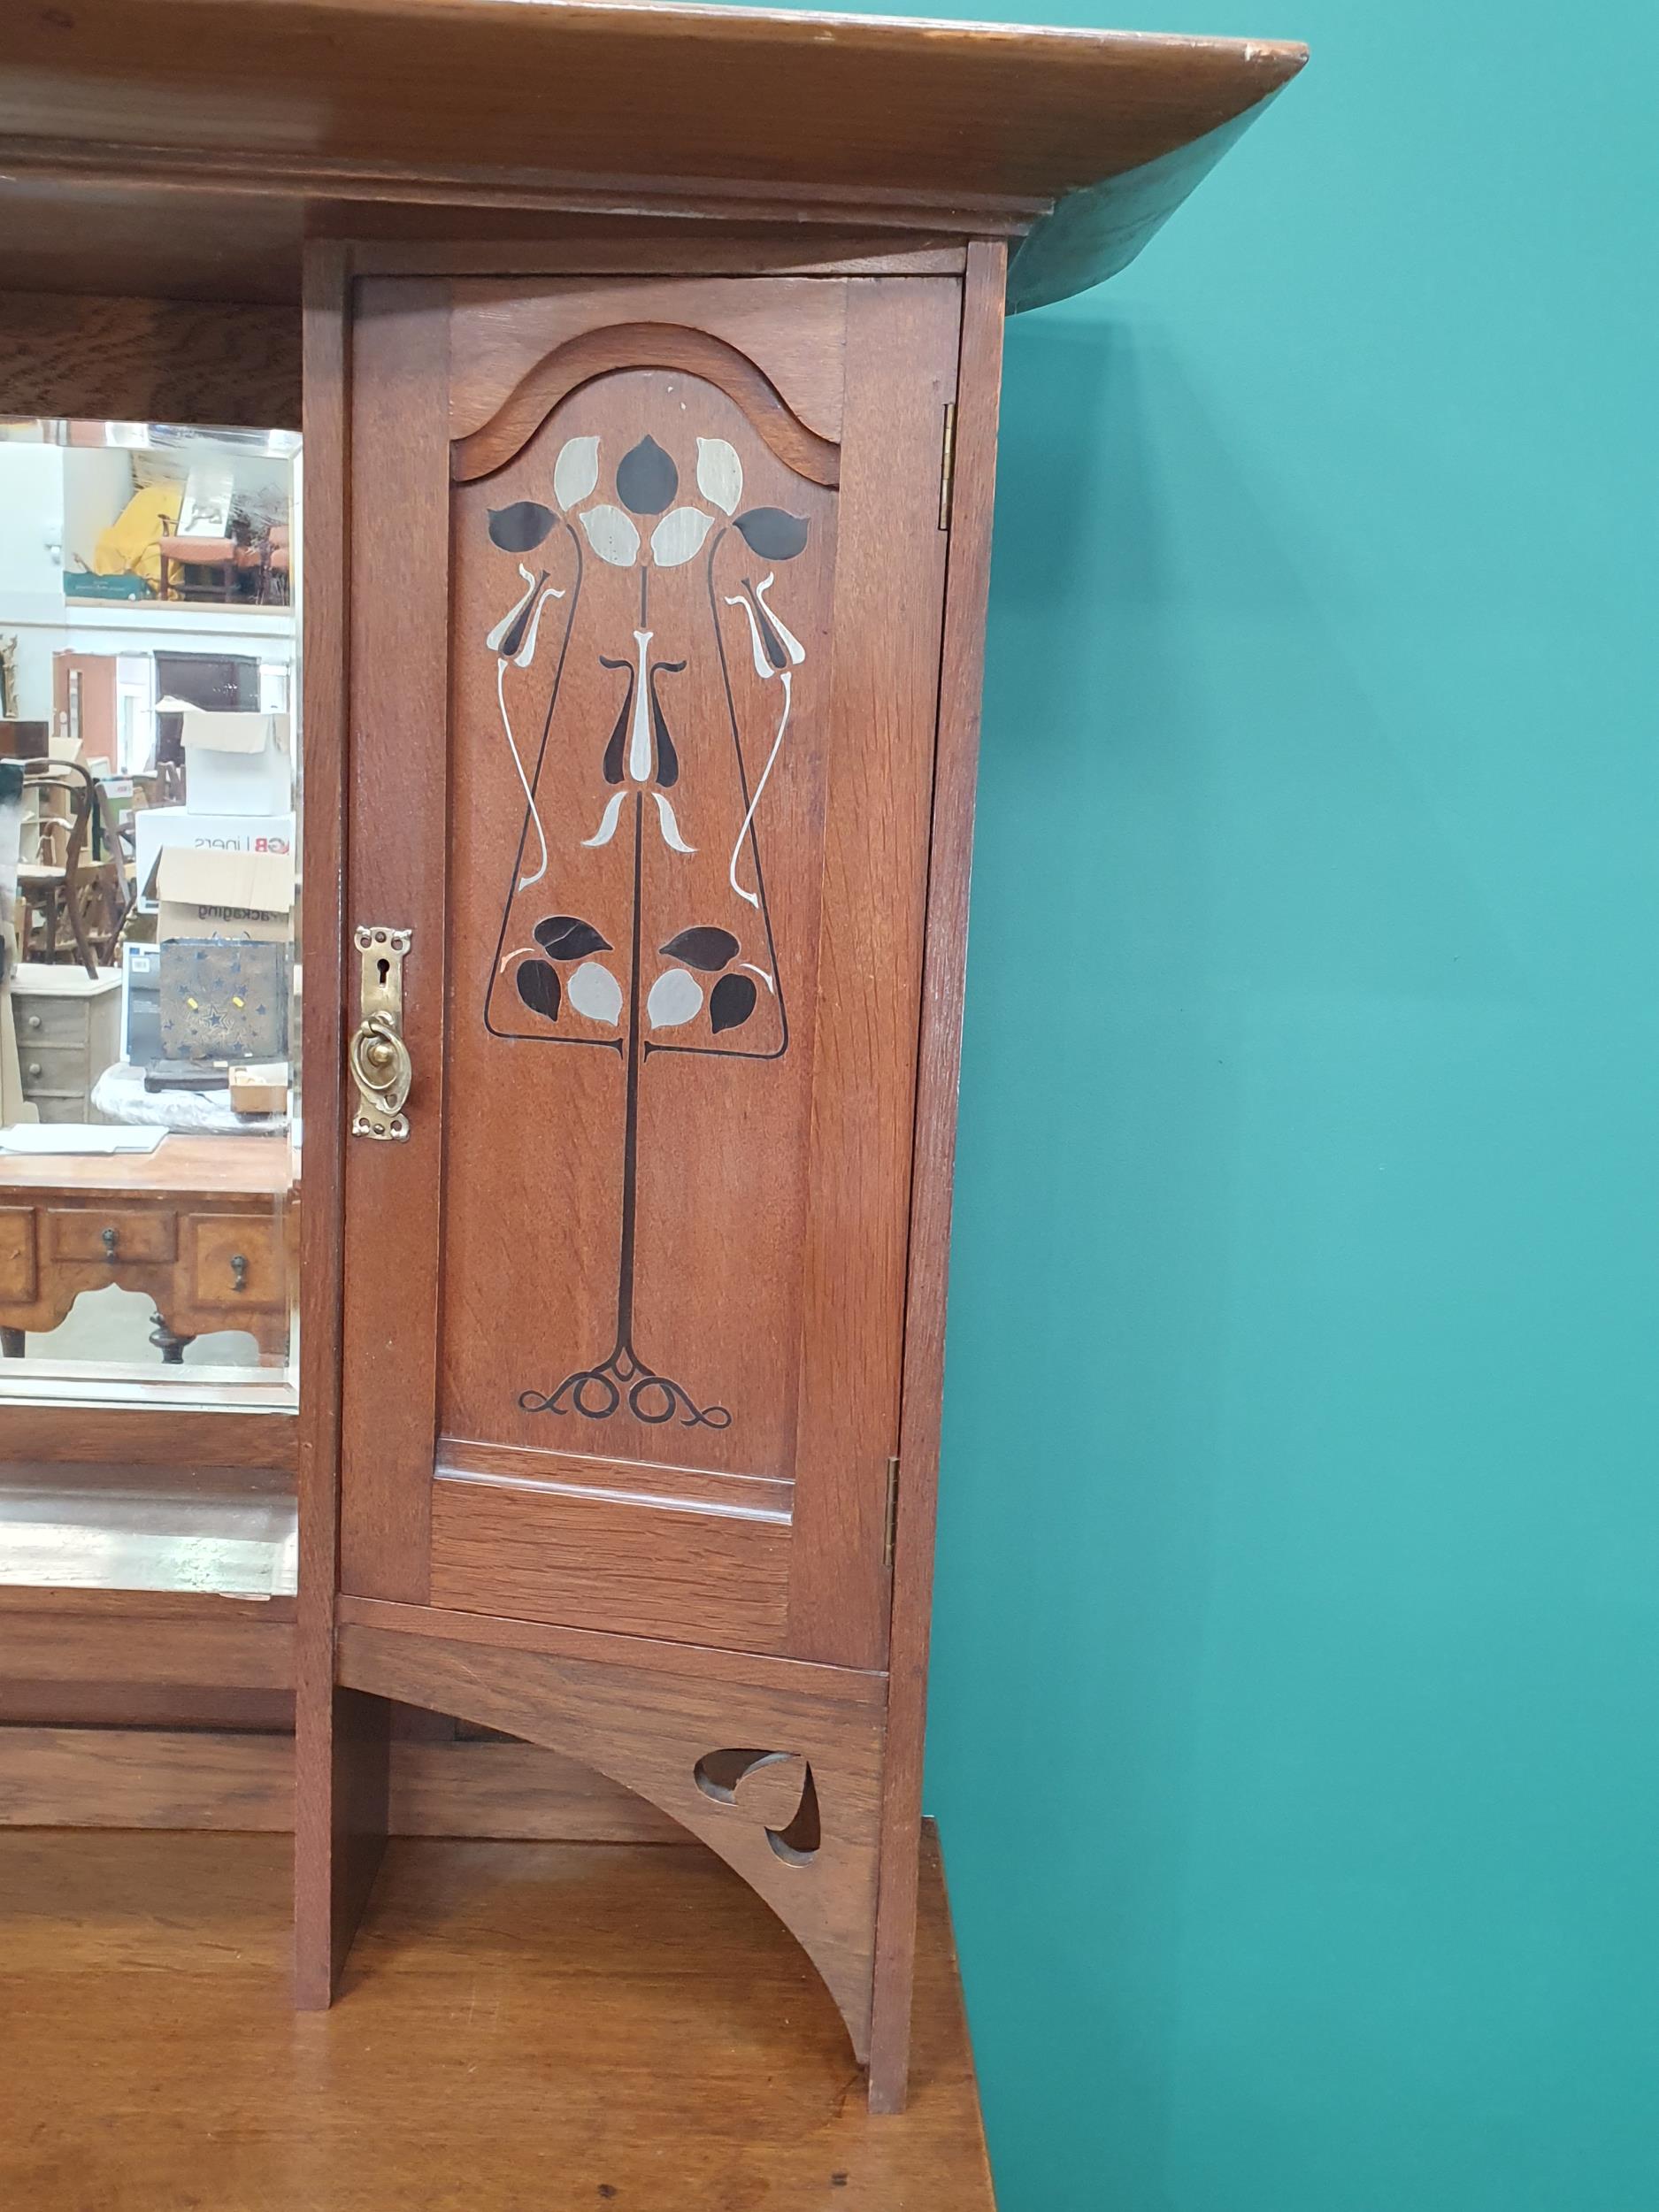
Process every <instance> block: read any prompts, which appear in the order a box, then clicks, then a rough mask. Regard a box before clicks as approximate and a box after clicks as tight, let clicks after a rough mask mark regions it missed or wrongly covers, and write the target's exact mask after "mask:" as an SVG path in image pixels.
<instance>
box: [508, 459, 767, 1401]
mask: <svg viewBox="0 0 1659 2212" xmlns="http://www.w3.org/2000/svg"><path fill="white" fill-rule="evenodd" d="M600 475H601V453H600V441H599V439H598V438H596V437H584V438H571V439H567V440H566V441H565V443H564V445H563V446H562V447H561V448H560V449H559V452H558V456H557V460H556V462H555V464H554V469H553V479H552V484H551V493H552V504H550V505H544V504H542V503H541V502H540V501H536V500H520V501H518V502H517V503H515V504H513V505H511V506H510V507H506V508H501V509H496V510H495V511H492V512H491V514H490V518H489V534H490V537H491V540H492V541H493V542H494V543H495V545H497V546H498V547H500V548H501V549H502V550H503V551H505V552H509V553H511V554H513V555H514V556H528V555H530V554H532V553H534V552H535V551H536V550H537V549H538V548H540V547H541V546H543V545H544V544H546V543H547V541H549V539H552V538H553V537H554V535H555V534H556V533H563V534H564V535H565V540H566V541H567V548H566V550H567V553H568V556H569V557H571V558H572V559H573V562H574V565H575V582H574V585H573V587H572V590H571V599H570V603H569V606H568V608H567V609H566V610H565V613H566V619H565V626H564V629H563V634H562V640H561V642H560V644H559V646H558V648H557V664H556V665H555V666H554V668H553V670H552V677H551V695H550V696H549V702H548V706H547V710H546V716H545V718H544V720H543V725H542V731H541V749H540V752H539V754H538V756H537V758H536V761H535V763H534V766H532V767H526V758H525V753H524V749H523V748H522V747H521V746H520V743H519V741H518V736H517V734H516V733H515V730H514V726H513V720H512V715H511V710H510V707H509V691H508V670H509V668H510V667H511V668H512V669H514V670H516V671H523V670H526V669H528V668H529V667H531V665H532V664H534V659H535V656H536V650H537V643H538V632H539V628H540V626H541V614H542V610H543V608H544V607H545V606H546V605H547V603H548V602H549V600H552V599H557V598H561V597H563V595H564V593H563V590H562V589H560V588H555V587H553V586H552V585H550V584H549V581H548V578H549V570H547V569H543V570H541V571H540V572H533V571H532V569H531V568H529V567H528V566H526V565H525V562H524V561H523V560H522V559H519V560H518V564H517V569H518V588H516V590H515V596H514V599H513V601H512V603H511V604H510V605H509V606H508V607H507V608H506V610H505V611H504V612H503V615H502V617H501V618H500V619H499V620H498V621H497V622H496V623H495V626H493V627H492V628H491V630H490V631H489V633H488V638H487V640H486V644H487V646H488V649H489V650H490V651H491V652H493V653H494V654H495V657H496V662H497V687H496V688H497V697H498V699H499V701H500V706H501V719H502V726H503V731H504V733H505V734H506V739H507V746H508V751H509V754H510V756H511V763H512V767H513V771H514V773H515V777H516V780H517V782H518V785H519V787H521V788H522V790H523V793H524V799H525V809H524V815H523V821H522V826H521V829H520V833H519V839H518V851H517V854H516V856H515V858H514V862H513V868H512V876H511V887H510V890H509V893H508V897H507V900H506V904H505V908H504V910H503V918H502V928H501V933H500V936H499V938H498V941H497V944H496V950H495V965H494V969H493V972H492V974H491V976H490V979H489V984H488V992H487V995H486V1002H485V1021H486V1025H487V1026H488V1028H489V1029H490V1030H491V1031H492V1032H493V1033H495V1034H496V1035H498V1036H509V1037H516V1038H526V1039H536V1040H539V1041H543V1042H546V1043H551V1044H569V1045H575V1046H585V1047H588V1048H593V1049H598V1050H602V1051H613V1052H615V1053H616V1054H617V1056H618V1068H619V1072H620V1074H621V1077H622V1083H621V1092H622V1095H621V1098H620V1100H619V1102H618V1103H619V1105H620V1109H621V1116H622V1176H621V1196H620V1207H619V1217H618V1238H617V1292H616V1324H615V1330H614V1334H613V1338H612V1340H611V1346H610V1348H609V1349H608V1350H607V1351H606V1352H605V1354H604V1355H603V1357H602V1358H599V1359H596V1360H595V1361H594V1363H592V1364H591V1365H588V1366H579V1367H575V1368H572V1369H571V1370H570V1371H568V1372H567V1373H566V1374H565V1376H564V1377H563V1379H561V1380H559V1381H558V1382H557V1383H555V1384H554V1385H553V1386H552V1387H551V1388H550V1389H546V1390H542V1389H539V1388H526V1389H523V1390H520V1391H519V1392H518V1404H519V1406H520V1407H521V1408H522V1409H524V1410H525V1411H526V1412H528V1413H552V1414H556V1415H562V1414H566V1413H572V1412H574V1413H577V1414H580V1416H581V1417H583V1418H584V1419H586V1420H589V1421H604V1420H608V1419H610V1418H611V1417H612V1416H613V1415H616V1414H618V1413H622V1412H624V1411H626V1413H628V1414H631V1415H632V1416H633V1417H634V1419H636V1420H639V1421H642V1422H644V1423H646V1424H648V1425H651V1426H657V1425H661V1424H663V1423H665V1422H671V1421H677V1422H679V1423H680V1424H681V1425H684V1426H686V1427H687V1428H692V1427H703V1428H711V1429H724V1428H726V1427H729V1426H730V1425H731V1421H732V1415H731V1412H730V1411H729V1409H727V1408H726V1407H725V1406H723V1405H719V1404H716V1403H708V1404H705V1403H703V1402H701V1400H700V1398H699V1396H698V1395H697V1394H694V1392H693V1391H692V1390H691V1389H690V1388H688V1387H687V1385H686V1384H685V1383H683V1382H681V1381H680V1380H678V1379H675V1378H673V1377H672V1376H668V1375H664V1374H663V1373H661V1372H660V1371H658V1370H657V1369H656V1368H655V1367H653V1366H652V1365H651V1363H650V1362H649V1360H648V1359H647V1358H646V1356H644V1354H643V1353H642V1352H641V1349H640V1347H639V1345H638V1344H637V1342H636V1341H635V1320H634V1292H635V1259H636V1251H637V1241H638V1225H639V1202H640V1119H641V1089H642V1087H643V1085H644V1082H645V1081H646V1079H647V1076H648V1073H649V1069H650V1067H651V1064H652V1063H653V1062H654V1061H658V1060H666V1059H668V1058H669V1057H670V1056H672V1055H676V1054H678V1055H685V1056H702V1057H710V1056H711V1057H718V1058H726V1059H737V1060H749V1061H753V1062H757V1063H762V1062H767V1061H775V1060H779V1059H781V1058H782V1057H783V1056H784V1054H785V1053H786V1052H787V1050H788V1045H789V1031H788V1018H787V1008H786V1005H785V998H784V989H783V984H782V979H781V978H780V973H779V965H778V957H777V947H776V943H775V941H774V938H773V932H772V910H771V907H770V904H769V902H768V900H767V896H766V886H765V872H764V866H763V862H762V853H761V840H760V834H759V829H758V817H759V814H760V810H761V803H762V800H763V798H764V795H765V792H766V789H767V786H768V783H769V781H770V780H771V778H772V772H773V770H774V768H775V767H776V765H777V763H778V760H779V757H780V754H781V752H782V750H783V748H784V744H785V740H786V737H787V732H788V729H789V726H790V715H791V709H792V705H793V703H794V687H795V677H796V675H797V673H798V672H800V671H801V670H802V669H803V666H804V664H805V662H806V659H807V652H806V648H805V647H804V646H803V644H802V642H801V641H800V640H799V639H798V638H797V637H796V636H795V634H794V633H793V632H792V630H791V629H790V628H789V626H788V624H787V621H786V620H785V619H784V618H783V616H782V615H781V614H780V613H779V611H777V609H776V608H775V607H774V606H773V605H772V602H771V600H770V598H769V596H768V595H769V594H770V593H772V591H773V590H774V589H775V586H776V580H777V570H778V566H779V565H780V563H783V562H787V561H790V560H793V559H795V557H796V556H797V555H798V554H799V553H801V552H802V551H803V549H804V548H805V546H806V543H807V540H808V536H809V534H810V525H809V523H808V522H807V521H806V520H805V519H804V518H802V517H800V516H797V515H794V514H790V513H788V512H787V511H785V510H784V509H782V508H778V507H756V508H750V509H749V510H747V511H744V512H742V513H739V512H737V508H738V503H739V501H740V500H741V495H742V485H743V471H742V465H741V460H740V458H739V457H738V454H737V451H736V449H735V448H734V447H733V446H732V444H731V443H730V442H728V441H727V440H726V439H724V438H705V437H699V438H698V439H697V441H696V480H697V488H698V490H699V492H700V493H701V495H702V498H703V501H704V502H706V505H704V504H696V503H680V504H676V503H675V502H676V500H677V498H678V495H679V491H680V469H679V466H678V465H677V464H676V462H675V460H674V458H673V457H672V455H671V454H669V453H668V452H667V451H665V450H664V448H663V447H662V446H660V445H658V444H657V441H656V440H655V439H654V438H652V437H650V436H649V435H648V436H645V437H642V438H641V439H640V440H639V441H638V442H636V443H635V444H634V445H633V446H631V447H630V448H629V449H628V450H627V451H626V453H624V454H623V455H622V457H621V458H620V459H619V460H618V463H617V465H616V471H615V477H614V493H615V496H614V497H613V498H603V497H595V494H596V493H597V492H598V491H599V488H600ZM710 510H712V511H710ZM729 541H737V542H741V546H742V548H743V549H744V560H743V566H742V570H741V573H739V574H738V575H737V576H736V577H735V579H734V580H735V581H736V582H737V585H738V588H737V590H736V591H735V592H723V591H720V590H718V588H717V585H716V580H715V565H716V556H717V553H718V550H719V549H720V547H721V546H722V545H723V544H727V545H728V555H727V564H726V572H727V574H728V575H729V574H731V572H732V571H731V563H730V553H729ZM593 560H597V561H598V562H600V563H602V564H603V565H604V567H605V568H607V569H610V570H627V571H631V572H634V573H636V574H637V577H638V592H637V596H636V597H635V598H634V603H633V606H632V608H631V609H630V613H631V617H632V619H631V620H630V621H629V622H628V624H627V625H626V627H625V628H623V629H622V630H621V631H620V634H618V635H616V636H615V637H614V638H613V639H608V640H605V641H603V645H602V649H600V650H599V652H598V655H597V664H598V666H599V667H600V668H601V669H603V671H604V672H605V675H606V679H607V680H608V681H609V682H611V684H612V685H613V686H614V688H613V689H612V691H611V697H612V699H613V701H614V710H607V718H606V722H605V724H604V725H603V726H601V727H600V728H598V729H595V731H594V732H593V740H592V741H593V753H592V761H593V771H592V783H591V790H592V810H591V813H590V814H589V815H588V818H586V819H584V820H580V821H575V822H558V821H550V820H549V819H548V818H547V810H546V808H545V807H544V805H543V804H542V803H541V799H540V797H539V791H540V788H541V781H542V776H543V769H544V764H545V763H546V757H547V751H548V739H549V731H550V729H551V727H552V721H553V714H554V710H555V706H556V705H557V695H558V687H559V681H560V678H561V676H562V673H563V670H564V665H565V657H566V655H567V654H568V652H569V649H570V641H571V638H572V634H573V632H574V628H575V620H576V612H577V606H578V603H579V602H580V598H581V595H582V589H583V581H582V580H583V575H584V571H585V565H586V564H587V563H588V562H590V561H593ZM693 562H698V563H700V564H701V566H702V577H701V580H700V584H699V596H700V597H701V598H705V599H706V602H707V608H708V618H709V621H710V624H711V626H712V631H711V634H712V637H713V641H714V651H715V655H716V660H717V663H718V691H717V692H715V693H714V694H713V695H714V696H717V697H718V698H719V699H721V700H722V701H723V703H724V707H725V710H726V711H725V722H726V727H725V728H724V729H716V730H714V731H712V732H710V731H707V730H703V729H698V728H697V727H695V724H694V725H693V726H690V727H688V728H687V729H684V730H677V727H676V717H677V714H678V711H679V710H677V708H676V706H675V699H676V695H677V694H676V680H677V679H681V678H684V677H685V675H686V672H687V667H688V666H689V665H690V664H691V662H690V652H691V648H690V647H689V646H687V647H685V648H684V649H681V647H680V641H679V640H678V639H676V640H674V641H672V642H671V641H670V639H669V638H667V637H665V636H664V634H663V631H662V628H661V624H662V622H663V621H664V620H665V619H666V620H668V622H669V627H670V629H671V630H672V629H673V627H674V621H673V619H672V618H671V617H670V616H668V615H665V614H659V613H655V612H654V609H653V603H652V600H653V595H652V584H653V580H654V579H655V578H657V576H658V575H659V574H660V572H663V571H665V570H680V569H686V568H687V567H688V565H690V564H691V563H693ZM684 603H685V601H684V595H683V593H682V594H680V595H677V596H676V604H677V605H678V606H679V607H680V608H681V609H682V610H683V606H684ZM728 610H730V612H728ZM679 620H680V628H681V630H683V629H684V626H685V624H684V616H683V611H682V612H681V613H680V618H679ZM734 622H735V623H737V624H738V625H739V628H738V630H737V634H736V638H734V640H733V643H737V641H738V640H740V639H741V644H740V645H739V646H738V649H739V650H740V652H741V650H742V649H744V648H747V649H748V652H749V657H750V660H751V664H752V666H753V669H754V672H755V675H756V678H757V680H758V681H759V682H760V683H761V684H763V685H764V686H765V687H766V694H765V695H771V696H774V697H775V699H776V713H775V719H774V720H773V722H772V726H771V727H770V730H769V733H768V735H767V738H766V740H765V745H766V750H765V754H764V761H763V762H762V764H761V765H760V769H759V773H758V774H757V775H753V776H752V775H751V772H750V764H749V762H748V761H746V759H745V757H744V750H743V741H742V735H741V730H740V727H739V717H738V710H737V704H736V699H735V695H734V691H733V680H732V666H731V663H730V661H729V660H728V657H727V647H726V635H725V632H724V629H723V625H731V624H733V623H734ZM686 695H687V696H689V695H690V694H688V693H687V694H686ZM724 742H729V743H730V746H731V749H732V752H731V760H732V764H733V771H734V780H735V788H736V793H737V795H738V801H739V806H738V808H737V809H736V810H733V815H732V817H731V818H729V819H728V822H727V824H726V826H724V828H723V827H722V825H721V823H720V820H719V814H720V812H721V799H720V795H719V793H718V791H717V790H715V789H714V788H713V787H711V784H710V779H709V778H708V776H707V772H706V767H707V764H708V763H709V762H710V761H711V760H712V759H713V758H714V757H715V752H714V749H715V748H716V747H718V745H720V744H722V743H724ZM688 763H700V764H703V770H704V772H703V775H702V777H701V778H700V777H699V776H698V775H697V774H696V773H694V772H692V769H691V768H690V767H688V765H687V764H688ZM726 838H729V839H731V840H732V842H731V846H730V859H729V863H727V864H726V879H727V885H728V891H729V895H735V897H736V899H737V900H738V901H739V902H741V904H740V905H739V906H738V907H737V908H735V909H733V911H732V913H731V914H730V915H728V916H727V917H726V919H727V920H730V921H732V922H733V924H734V925H735V926H733V927H730V928H728V927H726V926H724V923H717V922H715V921H713V920H710V919H706V918H698V916H697V915H696V912H695V904H694V903H693V902H694V901H695V897H696V891H695V884H694V883H692V882H691V881H690V879H686V882H685V885H684V887H683V889H682V890H681V891H680V892H676V893H665V892H664V888H663V887H664V882H665V881H666V882H667V883H669V884H671V885H672V884H673V883H675V882H678V881H679V880H680V879H679V878H678V877H676V876H675V875H674V873H673V869H674V866H675V864H676V863H678V862H679V861H681V860H684V861H687V862H689V861H691V860H692V859H694V858H695V856H696V854H697V852H698V850H699V848H700V846H702V845H703V844H704V843H707V844H708V845H710V847H711V848H712V849H711V851H710V859H712V858H713V857H714V856H716V855H724V854H725V853H726V843H725V839H726ZM613 847H614V848H615V849H617V850H618V854H619V855H621V854H626V860H627V877H626V889H627V923H626V933H624V934H623V938H622V942H621V944H620V946H619V947H618V945H617V944H614V943H613V942H612V941H611V939H610V938H608V937H607V936H606V935H605V934H604V933H603V930H602V929H601V928H600V927H599V926H598V925H597V924H596V923H595V922H594V921H593V920H591V919H588V918H586V917H584V916H581V915H578V914H569V913H556V912H547V913H544V914H541V915H537V914H536V913H535V910H534V906H531V907H526V904H525V895H526V893H528V892H529V891H531V890H532V889H536V888H537V887H541V885H543V883H544V882H545V884H546V886H547V890H548V893H549V894H550V895H551V897H553V898H556V897H557V887H558V884H559V880H560V854H561V851H563V852H564V853H565V854H566V855H569V856H574V855H575V854H577V853H578V852H599V851H603V850H605V849H609V848H613ZM659 855H660V856H666V872H665V871H664V862H663V861H662V860H661V859H660V858H658V857H657V856H659ZM648 856H649V865H648ZM705 888H706V884H705ZM653 894H654V895H653ZM541 896H542V894H541V892H540V890H538V898H541ZM664 896H670V897H672V899H674V900H676V901H677V902H678V907H679V911H678V913H677V914H676V916H675V919H676V923H677V926H674V927H673V928H672V930H671V931H670V932H669V933H667V934H666V935H664V936H662V938H661V941H658V938H659V931H658V929H657V928H652V929H650V930H649V931H648V929H647V926H646V921H647V908H648V903H649V904H651V905H652V906H653V908H654V907H655V905H657V904H660V902H661V901H662V900H663V898H664ZM717 904H718V902H717ZM746 910H747V912H748V913H749V917H750V918H749V921H747V922H745V921H744V920H743V918H742V917H743V915H744V913H745V911H746ZM613 927H614V925H613ZM763 1008H764V1009H765V1019H764V1020H762V1019H760V1018H759V1015H760V1010H762V1009H763ZM751 1025H752V1027H753V1033H754V1034H755V1036H756V1039H757V1041H755V1042H750V1041H749V1039H748V1038H747V1037H746V1036H745V1034H744V1033H745V1031H748V1030H750V1028H751ZM764 1038H770V1040H771V1041H759V1040H761V1039H764ZM656 1079H662V1078H660V1077H659V1078H656Z"/></svg>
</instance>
